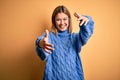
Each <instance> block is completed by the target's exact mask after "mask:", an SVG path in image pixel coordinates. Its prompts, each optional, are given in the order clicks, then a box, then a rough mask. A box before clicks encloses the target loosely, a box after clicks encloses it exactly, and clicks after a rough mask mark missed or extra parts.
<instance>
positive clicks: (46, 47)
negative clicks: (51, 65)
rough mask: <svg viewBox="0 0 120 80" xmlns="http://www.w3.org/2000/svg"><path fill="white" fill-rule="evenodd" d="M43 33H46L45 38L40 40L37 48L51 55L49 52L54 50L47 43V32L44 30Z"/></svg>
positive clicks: (51, 45)
mask: <svg viewBox="0 0 120 80" xmlns="http://www.w3.org/2000/svg"><path fill="white" fill-rule="evenodd" d="M45 33H46V34H45V37H44V38H43V39H42V40H40V43H39V46H40V47H41V48H43V49H44V51H45V52H47V53H48V54H50V53H51V51H50V50H54V48H53V46H54V45H53V44H51V43H49V42H48V35H49V31H48V30H45Z"/></svg>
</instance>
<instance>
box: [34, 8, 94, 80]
mask: <svg viewBox="0 0 120 80" xmlns="http://www.w3.org/2000/svg"><path fill="white" fill-rule="evenodd" d="M74 16H75V17H76V18H77V19H78V21H80V24H79V27H80V31H79V33H72V22H71V16H70V13H69V11H68V9H67V8H66V7H65V6H58V7H56V8H55V10H54V11H53V14H52V29H51V32H49V31H48V30H46V31H45V32H44V33H43V35H41V36H40V37H38V38H37V40H36V51H37V53H38V55H39V57H40V58H41V59H42V60H45V61H46V66H45V70H44V78H43V80H84V74H83V69H82V63H81V59H80V56H79V53H80V51H81V47H82V46H83V45H85V44H86V42H87V41H88V39H89V38H90V37H91V35H92V34H93V26H94V22H93V20H92V18H91V17H90V16H83V15H80V14H78V13H76V12H75V13H74Z"/></svg>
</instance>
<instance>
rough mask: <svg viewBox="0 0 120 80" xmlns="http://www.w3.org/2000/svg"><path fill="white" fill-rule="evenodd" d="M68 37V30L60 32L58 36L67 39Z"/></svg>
mask: <svg viewBox="0 0 120 80" xmlns="http://www.w3.org/2000/svg"><path fill="white" fill-rule="evenodd" d="M68 35H70V34H69V31H68V29H67V30H65V31H58V36H60V37H67V36H68Z"/></svg>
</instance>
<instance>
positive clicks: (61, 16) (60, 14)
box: [56, 13, 68, 18]
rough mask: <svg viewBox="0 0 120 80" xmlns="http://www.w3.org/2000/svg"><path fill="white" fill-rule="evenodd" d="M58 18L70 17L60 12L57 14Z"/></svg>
mask: <svg viewBox="0 0 120 80" xmlns="http://www.w3.org/2000/svg"><path fill="white" fill-rule="evenodd" d="M56 18H68V15H66V14H65V13H58V14H57V15H56Z"/></svg>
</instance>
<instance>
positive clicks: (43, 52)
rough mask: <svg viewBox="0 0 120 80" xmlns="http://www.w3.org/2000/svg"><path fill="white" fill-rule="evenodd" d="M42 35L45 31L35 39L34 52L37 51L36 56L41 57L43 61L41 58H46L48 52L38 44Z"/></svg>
mask: <svg viewBox="0 0 120 80" xmlns="http://www.w3.org/2000/svg"><path fill="white" fill-rule="evenodd" d="M44 36H45V33H43V34H42V35H41V36H40V37H38V38H37V40H36V44H35V47H36V52H37V54H38V56H39V57H40V59H41V60H42V61H43V60H46V59H47V57H48V55H49V54H48V53H46V52H45V51H44V50H43V48H41V47H40V46H39V42H40V40H41V39H43V38H44Z"/></svg>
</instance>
